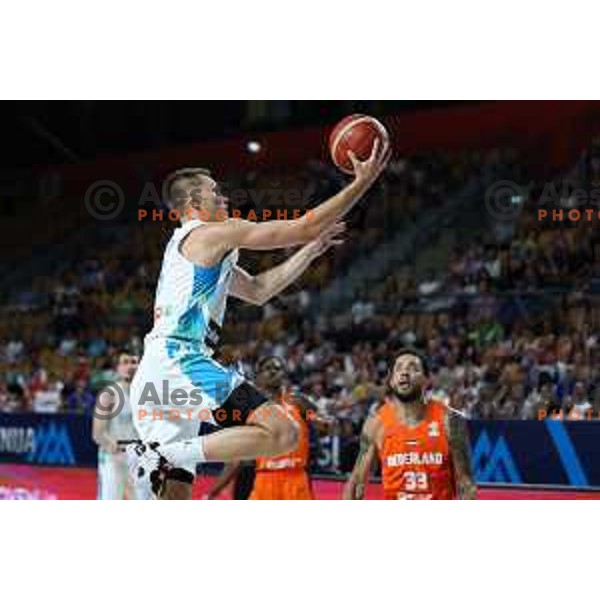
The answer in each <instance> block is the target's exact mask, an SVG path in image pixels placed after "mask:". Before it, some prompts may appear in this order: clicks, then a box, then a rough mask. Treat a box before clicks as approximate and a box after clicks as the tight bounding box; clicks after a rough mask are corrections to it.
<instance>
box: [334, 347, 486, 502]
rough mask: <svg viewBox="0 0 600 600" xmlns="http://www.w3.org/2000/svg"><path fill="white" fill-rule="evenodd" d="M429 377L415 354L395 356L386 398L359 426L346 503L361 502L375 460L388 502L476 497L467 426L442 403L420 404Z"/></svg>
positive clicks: (407, 352)
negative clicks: (376, 460)
mask: <svg viewBox="0 0 600 600" xmlns="http://www.w3.org/2000/svg"><path fill="white" fill-rule="evenodd" d="M428 375H429V370H428V366H427V361H426V358H425V357H424V356H422V355H421V354H420V353H419V352H418V351H416V350H413V349H405V350H401V351H400V353H399V354H398V355H397V357H396V360H395V362H394V365H393V367H392V371H391V373H390V376H389V380H388V390H387V394H386V397H385V400H384V401H383V402H382V404H381V405H380V406H379V408H378V409H377V411H376V412H375V414H373V415H372V416H371V417H369V418H368V419H367V421H365V424H364V426H363V430H362V433H361V443H360V451H359V455H358V458H357V460H356V464H355V465H354V469H353V471H352V474H351V475H350V478H349V480H348V482H347V484H346V486H345V488H344V494H343V497H344V498H345V499H348V500H360V499H362V498H363V495H364V490H365V486H366V484H367V481H368V479H369V474H370V471H371V466H372V464H373V462H374V460H375V459H376V458H377V457H379V460H380V461H381V475H382V483H383V490H384V496H385V498H386V499H387V500H452V499H463V500H474V499H475V496H476V487H475V483H474V481H473V476H472V473H471V461H470V455H469V445H468V437H467V429H466V422H465V420H464V418H463V417H462V415H461V414H460V413H458V412H457V411H455V410H453V409H452V408H449V407H447V406H446V405H445V404H444V403H443V402H440V401H438V400H437V399H435V398H429V399H427V400H425V398H424V394H423V391H424V388H425V385H426V383H427V377H428Z"/></svg>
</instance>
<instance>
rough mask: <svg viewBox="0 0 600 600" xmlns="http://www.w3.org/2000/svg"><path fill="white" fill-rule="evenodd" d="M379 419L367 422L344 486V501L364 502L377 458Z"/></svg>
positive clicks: (373, 418) (371, 418) (372, 418)
mask: <svg viewBox="0 0 600 600" xmlns="http://www.w3.org/2000/svg"><path fill="white" fill-rule="evenodd" d="M376 418H377V417H370V418H369V419H367V420H366V421H365V424H364V425H363V429H362V431H361V434H360V449H359V451H358V457H357V459H356V462H355V463H354V468H353V469H352V473H351V474H350V478H349V479H348V481H347V482H346V485H345V486H344V492H343V495H342V498H343V499H344V500H362V499H363V497H364V495H365V488H366V486H367V483H368V481H369V475H370V474H371V467H372V466H373V463H374V461H375V458H376V457H377V446H376V445H375V429H376V427H377V423H376Z"/></svg>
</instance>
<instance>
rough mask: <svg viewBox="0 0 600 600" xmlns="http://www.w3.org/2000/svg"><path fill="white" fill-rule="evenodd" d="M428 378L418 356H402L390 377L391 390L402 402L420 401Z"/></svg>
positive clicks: (395, 364) (397, 360)
mask: <svg viewBox="0 0 600 600" xmlns="http://www.w3.org/2000/svg"><path fill="white" fill-rule="evenodd" d="M426 382H427V378H426V376H425V372H424V370H423V364H422V363H421V359H420V358H419V357H418V356H413V355H412V354H401V355H400V356H399V357H398V358H397V359H396V362H395V363H394V367H393V369H392V374H391V376H390V388H391V390H392V391H393V392H394V393H395V394H396V396H397V397H398V398H399V399H400V400H406V401H411V400H418V399H419V398H420V397H421V395H422V393H423V389H424V387H425V384H426Z"/></svg>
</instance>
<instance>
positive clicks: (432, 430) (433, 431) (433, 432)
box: [427, 421, 440, 437]
mask: <svg viewBox="0 0 600 600" xmlns="http://www.w3.org/2000/svg"><path fill="white" fill-rule="evenodd" d="M427 435H429V437H440V424H439V423H438V422H437V421H432V422H431V423H429V428H428V430H427Z"/></svg>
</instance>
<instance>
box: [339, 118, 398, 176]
mask: <svg viewBox="0 0 600 600" xmlns="http://www.w3.org/2000/svg"><path fill="white" fill-rule="evenodd" d="M376 139H379V149H380V150H381V148H382V146H383V145H384V144H385V143H386V142H387V141H388V140H389V136H388V132H387V130H386V128H385V127H384V126H383V125H382V124H381V123H380V122H379V121H378V120H377V119H375V118H373V117H369V116H368V115H350V116H349V117H346V118H344V119H342V120H341V121H340V122H339V123H338V124H337V125H336V126H335V127H334V128H333V131H332V132H331V135H330V136H329V151H330V152H331V158H332V159H333V162H334V163H335V165H336V166H337V167H338V168H340V169H341V170H342V171H344V173H349V174H351V173H353V172H354V168H353V167H352V161H351V160H350V158H349V156H348V151H350V150H352V152H354V154H355V155H356V158H358V160H366V159H367V158H369V156H370V155H371V151H372V150H373V144H374V143H375V140H376Z"/></svg>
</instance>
